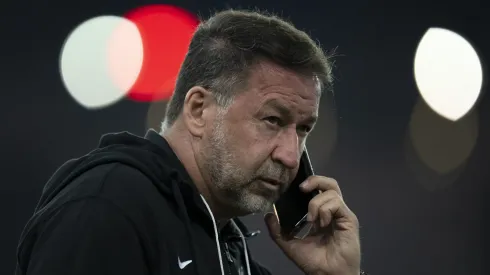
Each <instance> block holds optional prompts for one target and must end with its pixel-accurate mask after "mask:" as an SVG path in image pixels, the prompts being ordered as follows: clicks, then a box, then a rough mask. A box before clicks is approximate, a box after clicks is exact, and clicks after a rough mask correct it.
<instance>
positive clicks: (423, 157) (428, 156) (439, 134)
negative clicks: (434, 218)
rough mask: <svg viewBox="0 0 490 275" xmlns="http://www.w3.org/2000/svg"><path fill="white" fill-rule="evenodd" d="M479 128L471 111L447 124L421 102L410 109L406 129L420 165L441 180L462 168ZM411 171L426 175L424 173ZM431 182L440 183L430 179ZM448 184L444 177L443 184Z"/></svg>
mask: <svg viewBox="0 0 490 275" xmlns="http://www.w3.org/2000/svg"><path fill="white" fill-rule="evenodd" d="M478 127H479V123H478V117H477V114H476V112H470V113H468V114H467V115H466V116H464V117H463V118H461V119H460V120H458V121H450V120H447V119H445V118H444V117H441V116H439V115H438V114H436V113H434V112H433V111H432V110H431V109H430V107H429V106H428V105H427V104H426V103H425V102H424V101H423V100H422V99H420V100H419V101H418V102H417V104H416V105H415V107H414V109H413V113H412V117H411V120H410V124H409V128H408V130H409V137H410V141H411V144H412V146H411V148H413V150H414V152H415V155H416V156H417V158H418V159H419V160H420V161H421V163H423V164H424V165H425V166H426V167H428V168H430V169H431V170H432V171H434V172H435V173H436V174H437V175H440V176H442V177H443V178H444V177H446V175H451V174H454V173H453V172H459V168H461V167H464V164H465V163H466V161H467V159H468V158H469V157H470V155H471V153H472V151H473V148H474V146H475V144H476V141H477V138H478ZM407 154H412V153H411V152H407ZM417 170H419V169H417ZM414 172H415V173H422V174H424V173H425V174H427V173H426V172H423V171H414ZM431 182H432V184H441V183H438V182H437V181H434V180H433V179H431ZM451 182H452V180H448V179H447V178H444V183H445V184H446V185H450V184H451ZM424 184H425V185H426V184H427V183H424ZM440 187H442V186H439V187H438V188H440ZM432 188H434V187H431V188H429V189H432Z"/></svg>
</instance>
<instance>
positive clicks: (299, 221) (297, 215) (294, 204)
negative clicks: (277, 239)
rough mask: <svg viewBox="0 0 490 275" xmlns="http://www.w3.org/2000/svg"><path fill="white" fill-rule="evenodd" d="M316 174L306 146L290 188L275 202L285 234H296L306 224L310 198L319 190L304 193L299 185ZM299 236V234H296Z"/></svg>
mask: <svg viewBox="0 0 490 275" xmlns="http://www.w3.org/2000/svg"><path fill="white" fill-rule="evenodd" d="M311 175H314V173H313V168H312V166H311V163H310V158H309V156H308V152H307V151H306V148H305V150H304V152H303V155H302V156H301V160H300V165H299V169H298V173H297V175H296V178H295V179H294V180H293V182H292V183H291V185H290V186H289V188H288V190H287V191H286V192H285V193H284V194H282V195H281V197H280V198H279V200H277V201H276V203H275V204H274V211H275V213H276V216H277V217H278V220H279V224H280V225H281V230H282V233H283V234H287V235H289V236H292V237H294V236H296V234H298V233H299V231H302V230H303V229H304V227H305V226H306V214H307V213H308V204H309V202H310V200H311V199H312V198H313V197H314V196H316V195H317V194H318V193H319V192H318V191H313V192H310V193H304V192H303V191H301V189H300V188H299V185H300V184H301V183H302V182H303V181H305V180H306V179H307V178H308V177H309V176H311ZM296 237H297V236H296Z"/></svg>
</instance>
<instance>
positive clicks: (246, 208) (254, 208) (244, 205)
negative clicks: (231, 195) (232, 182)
mask: <svg viewBox="0 0 490 275" xmlns="http://www.w3.org/2000/svg"><path fill="white" fill-rule="evenodd" d="M272 204H273V200H271V199H269V198H266V197H263V196H260V195H256V194H247V195H244V196H242V197H241V199H240V200H239V201H237V202H236V206H237V208H238V209H240V210H241V212H243V214H242V215H248V214H254V213H261V212H267V211H270V210H271V209H272Z"/></svg>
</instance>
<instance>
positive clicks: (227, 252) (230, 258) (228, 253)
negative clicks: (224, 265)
mask: <svg viewBox="0 0 490 275" xmlns="http://www.w3.org/2000/svg"><path fill="white" fill-rule="evenodd" d="M224 245H225V254H226V258H228V261H229V262H230V263H233V258H232V257H231V254H230V249H229V248H228V244H227V243H226V242H225V243H224Z"/></svg>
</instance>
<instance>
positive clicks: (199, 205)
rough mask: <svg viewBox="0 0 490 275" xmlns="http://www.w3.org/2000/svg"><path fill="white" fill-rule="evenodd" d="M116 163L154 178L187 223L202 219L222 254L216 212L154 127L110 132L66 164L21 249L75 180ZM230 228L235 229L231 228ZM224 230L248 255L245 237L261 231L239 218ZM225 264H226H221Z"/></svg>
mask: <svg viewBox="0 0 490 275" xmlns="http://www.w3.org/2000/svg"><path fill="white" fill-rule="evenodd" d="M114 162H117V163H122V164H125V165H128V166H131V167H134V168H136V169H138V170H140V171H141V172H142V173H143V174H145V175H146V176H147V177H148V178H150V180H151V181H152V182H153V183H154V184H155V186H156V187H157V189H158V190H159V192H160V193H161V195H162V196H164V197H165V199H167V200H172V201H174V203H175V204H176V205H178V211H179V212H180V213H179V215H182V216H183V217H184V218H185V220H186V221H187V226H190V225H189V224H190V219H192V220H196V219H197V220H199V221H200V223H201V225H202V226H204V227H205V228H206V229H207V230H209V231H208V232H209V233H210V235H214V236H215V238H216V242H217V249H218V251H219V255H220V256H221V252H220V247H219V240H218V235H220V234H218V231H217V228H216V223H215V220H214V217H213V214H212V212H211V210H210V208H209V206H208V204H207V202H206V201H205V199H204V197H202V196H201V195H200V194H199V192H198V190H197V188H196V187H195V185H194V184H193V182H192V180H191V178H190V176H189V174H188V173H187V171H186V170H185V167H184V166H183V164H182V163H181V162H180V160H179V159H178V157H177V155H175V153H174V152H173V150H172V149H171V147H170V145H169V144H168V142H167V141H166V140H165V139H164V138H162V137H161V136H160V135H159V134H158V133H157V132H155V131H154V130H150V131H148V132H147V134H146V136H145V137H144V138H142V137H138V136H136V135H133V134H131V133H128V132H120V133H111V134H106V135H104V136H103V137H102V138H101V140H100V142H99V145H98V147H97V148H96V149H95V150H93V151H91V152H90V153H88V154H86V155H84V156H82V157H80V158H77V159H72V160H69V161H67V162H66V163H65V164H64V165H62V166H61V167H60V168H59V169H58V170H57V171H56V172H55V173H54V174H53V176H52V177H51V178H50V179H49V180H48V182H47V183H46V184H45V186H44V189H43V191H42V194H41V197H40V200H39V202H38V204H37V206H36V208H35V212H34V215H33V216H32V218H31V219H30V220H29V221H28V223H27V224H26V226H25V228H24V231H23V232H22V235H21V238H20V242H19V247H18V252H19V253H21V249H20V248H21V247H22V246H24V247H25V246H27V247H29V246H31V245H32V244H31V243H30V242H32V240H33V239H35V238H30V237H31V235H32V234H36V233H35V230H33V229H34V227H35V226H37V225H38V224H40V223H41V222H42V221H43V220H44V219H47V218H49V216H50V215H49V213H51V211H53V209H54V208H55V206H56V205H55V203H56V199H55V198H57V197H58V196H59V195H60V194H62V193H63V192H62V191H63V190H64V189H65V188H66V187H67V186H68V185H69V184H70V183H71V182H73V180H74V179H76V178H77V177H79V176H80V175H82V174H83V173H85V172H87V171H89V170H91V169H93V168H95V167H97V166H100V165H103V164H109V163H114ZM168 179H172V180H168ZM189 215H191V216H192V218H190V217H189ZM230 228H232V229H231V230H230ZM221 232H222V237H224V238H239V239H241V240H242V241H243V243H244V248H245V255H246V256H247V254H248V253H247V251H246V244H245V238H248V237H252V236H255V235H256V234H257V232H249V231H248V230H247V228H246V227H245V225H244V224H243V223H242V222H241V221H240V220H239V219H233V220H231V221H230V222H229V223H228V225H227V226H225V227H224V228H223V230H222V231H221ZM191 238H192V237H191ZM24 251H26V250H24ZM27 251H28V249H27ZM27 251H26V252H27ZM27 253H28V252H27ZM18 256H20V255H18ZM221 261H222V259H221V258H220V262H221ZM221 265H223V264H222V263H221ZM247 265H248V257H247ZM222 269H223V267H222Z"/></svg>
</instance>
